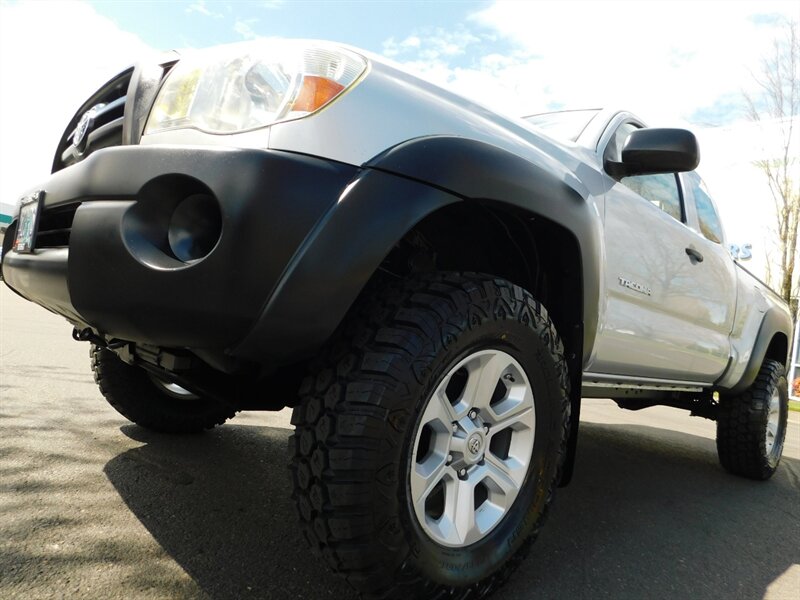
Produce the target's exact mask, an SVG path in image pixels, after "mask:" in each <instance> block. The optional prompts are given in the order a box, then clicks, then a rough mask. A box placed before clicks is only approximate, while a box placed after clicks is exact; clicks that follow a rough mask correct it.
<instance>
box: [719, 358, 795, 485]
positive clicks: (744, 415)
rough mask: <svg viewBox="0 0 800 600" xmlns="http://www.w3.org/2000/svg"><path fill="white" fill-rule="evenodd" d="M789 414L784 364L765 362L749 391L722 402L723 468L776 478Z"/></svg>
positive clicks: (758, 477)
mask: <svg viewBox="0 0 800 600" xmlns="http://www.w3.org/2000/svg"><path fill="white" fill-rule="evenodd" d="M788 413H789V386H788V384H787V381H786V375H785V374H784V369H783V365H781V364H780V363H779V362H777V361H774V360H765V361H764V364H763V365H762V366H761V370H760V371H759V372H758V376H757V377H756V380H755V381H754V382H753V384H752V385H751V386H750V387H749V388H748V389H747V390H745V391H744V392H743V393H742V394H740V395H739V396H735V397H731V398H723V399H722V402H721V403H720V407H719V415H718V417H717V452H718V454H719V460H720V463H722V466H723V467H724V468H725V469H726V470H727V471H729V472H730V473H733V474H735V475H741V476H743V477H749V478H750V479H769V478H770V477H772V474H773V473H775V469H777V468H778V463H779V462H780V460H781V455H782V454H783V441H784V438H785V437H786V420H787V418H788Z"/></svg>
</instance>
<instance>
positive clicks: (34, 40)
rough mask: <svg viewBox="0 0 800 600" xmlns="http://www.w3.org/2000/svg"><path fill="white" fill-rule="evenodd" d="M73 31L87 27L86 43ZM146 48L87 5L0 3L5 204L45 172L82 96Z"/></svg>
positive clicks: (1, 189)
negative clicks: (89, 39)
mask: <svg viewBox="0 0 800 600" xmlns="http://www.w3.org/2000/svg"><path fill="white" fill-rule="evenodd" d="M76 31H91V32H92V35H91V43H76V38H75V32H76ZM150 52H152V49H151V48H149V47H148V46H147V45H146V44H145V43H144V42H142V40H141V39H139V38H138V37H137V36H135V35H133V34H131V33H129V32H126V31H123V30H121V29H120V28H119V27H117V25H116V24H115V23H114V22H113V21H112V20H110V19H108V18H106V17H102V16H100V15H98V14H97V13H96V12H95V11H94V9H93V8H92V7H91V6H89V5H88V4H84V3H77V2H35V3H33V2H31V3H18V4H17V3H15V4H7V3H2V4H0V89H2V90H3V92H2V94H0V199H2V201H3V203H8V202H14V201H15V199H16V198H18V197H19V195H20V194H21V193H23V192H24V191H25V190H26V189H28V188H29V187H30V186H33V185H36V183H37V182H41V181H42V180H43V179H45V178H46V177H47V176H48V174H49V173H50V167H51V164H52V161H53V152H54V151H55V148H56V145H57V144H58V140H59V138H60V137H61V134H62V133H63V131H64V128H65V127H66V126H67V123H68V122H69V120H70V119H71V118H72V116H73V114H74V113H75V111H76V110H77V109H78V107H80V105H81V104H82V103H83V102H84V101H85V100H86V98H88V97H89V96H90V95H91V94H92V93H93V92H94V91H95V90H97V88H99V87H100V86H101V85H102V84H103V83H104V82H105V81H107V80H108V79H110V78H111V77H113V76H114V75H116V74H117V73H118V72H120V71H121V70H122V69H124V68H125V67H127V66H128V65H130V64H132V63H133V62H135V61H136V60H137V59H140V58H142V56H143V55H146V54H149V53H150Z"/></svg>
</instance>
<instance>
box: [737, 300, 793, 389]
mask: <svg viewBox="0 0 800 600" xmlns="http://www.w3.org/2000/svg"><path fill="white" fill-rule="evenodd" d="M792 330H793V327H792V320H791V318H790V317H789V314H788V313H787V312H786V311H784V310H781V309H780V308H778V307H772V308H770V309H768V310H767V312H766V313H765V314H764V319H763V320H762V321H761V327H760V328H759V330H758V336H757V337H756V342H755V344H754V345H753V352H752V353H751V354H750V360H749V361H748V362H747V367H746V368H745V371H744V374H743V375H742V378H741V379H740V380H739V383H737V384H736V385H735V386H733V388H731V389H730V390H729V393H731V394H740V393H742V392H743V391H745V390H746V389H747V388H749V387H750V386H751V385H752V384H753V382H754V381H755V380H756V377H758V372H759V371H760V370H761V365H762V364H763V363H764V358H765V357H766V355H767V350H768V349H769V345H770V344H771V343H772V339H773V338H774V337H775V334H778V333H782V334H783V335H785V336H786V339H787V342H788V347H789V348H790V349H791V347H792V345H791V341H792ZM787 361H788V356H787V357H784V358H783V359H782V361H781V362H782V364H783V365H784V366H785V365H786V364H787ZM787 376H788V374H787Z"/></svg>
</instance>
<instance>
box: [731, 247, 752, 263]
mask: <svg viewBox="0 0 800 600" xmlns="http://www.w3.org/2000/svg"><path fill="white" fill-rule="evenodd" d="M728 251H729V252H730V253H731V258H733V260H739V261H745V260H750V259H751V258H753V244H730V245H729V246H728Z"/></svg>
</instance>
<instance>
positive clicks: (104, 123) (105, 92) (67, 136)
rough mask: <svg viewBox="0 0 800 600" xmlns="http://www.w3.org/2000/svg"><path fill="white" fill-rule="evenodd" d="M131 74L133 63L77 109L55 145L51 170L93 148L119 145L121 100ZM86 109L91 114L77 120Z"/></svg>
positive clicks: (120, 140)
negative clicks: (56, 146) (79, 129)
mask: <svg viewBox="0 0 800 600" xmlns="http://www.w3.org/2000/svg"><path fill="white" fill-rule="evenodd" d="M132 76H133V67H131V68H130V69H127V70H125V71H123V72H122V73H120V74H119V75H117V76H116V77H114V78H113V79H111V81H109V82H108V83H106V84H105V85H104V86H103V87H101V88H100V89H99V90H98V91H97V92H95V93H94V94H93V95H92V96H91V97H90V98H89V99H88V100H87V101H86V102H84V103H83V105H82V106H81V107H80V108H79V109H78V112H76V113H75V116H74V117H72V120H71V121H70V122H69V124H68V125H67V128H66V130H65V131H64V135H62V136H61V140H60V141H59V143H58V148H56V154H55V157H54V158H53V173H55V172H56V171H60V170H61V169H63V168H64V167H68V166H69V165H72V164H75V163H76V162H79V161H81V160H83V159H84V158H86V157H87V156H89V155H90V154H91V153H92V152H94V151H95V150H99V149H100V148H108V147H109V146H120V145H122V125H123V121H124V117H125V100H126V98H127V95H128V86H129V84H130V81H131V77H132ZM92 109H94V110H92ZM89 111H92V113H91V114H92V117H91V118H88V117H87V118H85V119H84V123H83V124H81V119H82V118H83V117H84V115H87V113H89ZM79 124H81V131H80V133H79V132H78V125H79ZM76 141H77V143H76Z"/></svg>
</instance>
